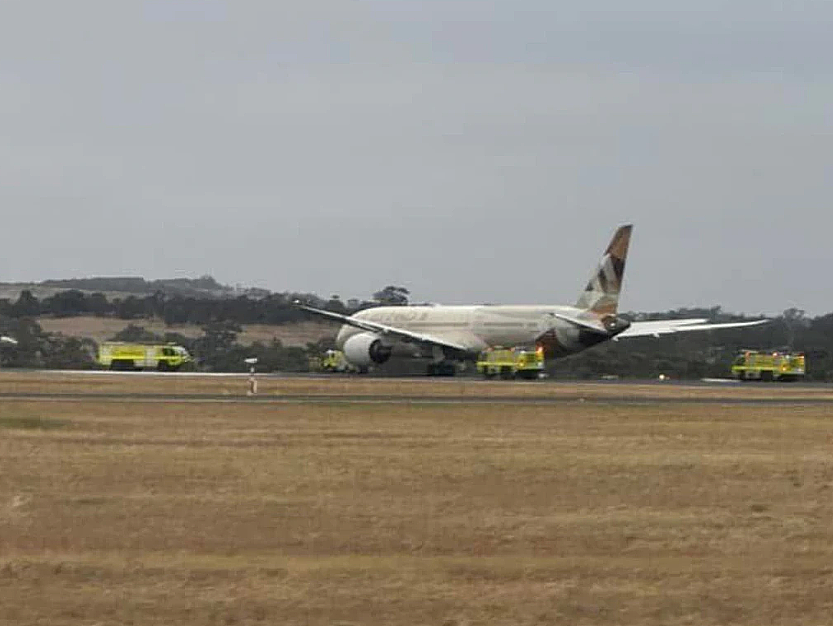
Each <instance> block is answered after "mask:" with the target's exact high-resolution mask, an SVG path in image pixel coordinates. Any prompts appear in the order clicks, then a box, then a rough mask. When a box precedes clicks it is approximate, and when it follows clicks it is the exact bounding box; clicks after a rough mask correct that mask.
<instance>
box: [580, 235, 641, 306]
mask: <svg viewBox="0 0 833 626" xmlns="http://www.w3.org/2000/svg"><path fill="white" fill-rule="evenodd" d="M632 230H633V225H632V224H626V225H624V226H620V227H619V228H618V229H617V230H616V232H615V233H614V235H613V239H611V240H610V244H609V245H608V246H607V250H605V253H604V256H602V259H601V260H600V261H599V265H598V267H597V268H596V271H595V272H593V276H591V278H590V282H588V283H587V287H585V288H584V291H583V292H582V294H581V296H579V299H578V301H577V302H576V307H577V308H579V309H585V310H588V311H592V312H593V313H598V314H600V315H615V314H616V310H617V308H618V307H619V292H620V290H621V289H622V279H623V278H624V275H625V259H626V258H627V256H628V244H630V241H631V231H632Z"/></svg>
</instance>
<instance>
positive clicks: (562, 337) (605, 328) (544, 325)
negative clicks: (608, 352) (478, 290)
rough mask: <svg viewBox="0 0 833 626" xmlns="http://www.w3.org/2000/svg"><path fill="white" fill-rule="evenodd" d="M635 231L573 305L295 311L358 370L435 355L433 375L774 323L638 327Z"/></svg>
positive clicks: (624, 236)
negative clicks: (320, 323) (626, 295)
mask: <svg viewBox="0 0 833 626" xmlns="http://www.w3.org/2000/svg"><path fill="white" fill-rule="evenodd" d="M632 230H633V225H631V224H626V225H624V226H620V227H619V228H618V229H617V230H616V232H615V233H614V235H613V238H612V239H611V241H610V244H609V245H608V247H607V249H606V250H605V252H604V255H603V256H602V258H601V260H600V261H599V264H598V266H597V267H596V270H595V272H594V273H593V275H592V276H591V278H590V281H589V282H588V283H587V286H586V287H585V289H584V291H583V292H582V293H581V295H580V296H579V297H578V300H577V301H576V303H575V304H573V305H529V304H525V305H488V304H487V305H453V306H445V305H407V306H380V307H375V308H370V309H364V310H362V311H358V312H357V313H354V314H353V315H341V314H339V313H334V312H332V311H325V310H321V309H317V308H314V307H311V306H308V305H305V304H303V303H301V302H299V301H296V302H295V305H296V306H298V307H299V308H301V309H303V310H304V311H308V312H309V313H311V314H314V315H317V316H319V317H324V318H327V319H329V320H333V321H336V322H340V323H341V324H342V326H341V329H340V330H339V332H338V335H337V336H336V346H337V347H338V348H339V349H340V350H342V351H343V352H344V356H345V358H346V359H347V360H348V361H350V363H352V364H353V365H355V366H356V367H357V368H359V370H360V371H364V372H366V371H367V370H368V368H369V367H370V366H372V365H381V364H382V363H385V362H386V361H388V359H390V358H391V357H392V356H406V357H423V358H424V357H429V358H431V359H432V360H431V363H430V364H429V365H428V372H427V373H428V374H429V375H441V376H453V375H454V373H455V371H456V367H455V362H457V361H465V360H472V359H474V358H476V357H477V355H478V354H479V353H480V352H482V351H483V350H485V349H487V348H490V347H495V346H536V347H537V348H538V349H543V351H544V356H545V358H558V357H564V356H567V355H571V354H576V353H578V352H581V351H582V350H586V349H587V348H590V347H592V346H595V345H598V344H600V343H602V342H605V341H609V340H614V341H618V340H620V339H629V338H632V337H647V336H652V337H659V336H661V335H666V334H670V333H682V332H692V331H699V330H716V329H721V328H740V327H743V326H755V325H757V324H763V323H765V322H767V321H768V320H766V319H763V320H754V321H749V322H727V323H717V324H712V323H709V322H708V320H707V319H705V318H694V319H676V320H652V321H646V322H632V321H630V320H627V319H625V318H623V317H620V316H619V315H618V313H617V309H618V305H619V292H620V291H621V288H622V279H623V277H624V272H625V259H626V258H627V255H628V246H629V244H630V239H631V232H632Z"/></svg>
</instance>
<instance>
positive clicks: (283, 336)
mask: <svg viewBox="0 0 833 626" xmlns="http://www.w3.org/2000/svg"><path fill="white" fill-rule="evenodd" d="M38 323H39V324H40V325H41V327H42V328H43V329H44V330H45V331H47V332H53V333H61V334H64V335H67V336H70V337H84V338H88V339H93V340H95V341H96V342H99V343H101V342H102V341H107V340H108V339H111V338H112V337H113V336H114V335H116V334H117V333H118V332H120V331H122V330H124V329H125V328H126V327H127V326H128V325H130V324H135V325H137V326H142V327H144V328H146V329H147V330H149V331H151V332H153V333H156V334H159V335H164V334H165V333H169V332H170V333H180V334H182V335H185V336H186V337H199V336H201V335H202V334H203V332H202V328H200V327H199V326H196V325H190V324H180V325H175V326H167V325H166V324H165V323H164V322H163V321H162V320H158V319H150V320H120V319H115V318H110V317H93V316H84V317H64V318H55V317H41V318H39V319H38ZM242 328H243V330H242V332H241V333H240V334H239V335H238V336H237V340H238V342H239V343H241V344H243V345H251V344H252V343H254V342H255V341H261V342H263V343H269V342H271V341H272V339H278V340H280V341H281V342H282V343H283V344H284V345H287V346H306V344H307V343H308V342H316V341H319V340H320V339H323V338H325V337H334V336H335V334H336V332H337V331H338V326H337V325H335V324H327V323H320V322H314V321H306V322H300V323H297V324H282V325H279V326H270V325H268V324H244V325H243V326H242Z"/></svg>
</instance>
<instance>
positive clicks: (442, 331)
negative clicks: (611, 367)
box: [336, 305, 589, 356]
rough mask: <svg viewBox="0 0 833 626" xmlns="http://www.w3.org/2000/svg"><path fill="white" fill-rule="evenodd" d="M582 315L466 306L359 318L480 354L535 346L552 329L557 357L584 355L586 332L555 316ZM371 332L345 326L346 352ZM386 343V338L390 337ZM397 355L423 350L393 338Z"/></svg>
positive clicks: (340, 340)
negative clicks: (358, 337)
mask: <svg viewBox="0 0 833 626" xmlns="http://www.w3.org/2000/svg"><path fill="white" fill-rule="evenodd" d="M553 312H554V313H558V314H562V315H570V316H578V315H581V314H583V313H586V312H584V311H582V310H581V309H576V308H574V307H571V306H559V305H506V306H504V305H476V306H471V305H465V306H462V305H461V306H439V305H437V306H392V307H391V306H389V307H377V308H373V309H366V310H364V311H359V312H358V313H356V314H355V315H353V316H352V317H353V318H356V319H360V320H367V321H371V322H376V323H378V324H385V325H388V326H393V327H396V328H401V329H405V330H408V331H412V332H416V333H425V334H430V335H431V336H433V337H442V338H444V339H446V340H448V341H449V342H453V343H455V344H461V345H464V346H466V347H467V348H468V349H469V350H470V351H471V352H472V353H477V352H479V351H480V350H484V349H486V348H489V347H495V346H506V347H509V346H533V345H535V344H536V342H538V340H539V338H540V337H541V336H542V335H543V334H544V333H547V332H548V331H549V332H551V333H553V334H557V337H558V349H557V350H555V351H554V352H552V353H553V354H556V355H559V356H560V355H564V354H572V353H574V352H579V351H581V350H583V349H584V348H586V347H589V346H588V345H583V342H582V341H581V340H580V336H579V335H580V332H579V330H578V329H576V328H575V327H574V326H572V325H570V324H569V323H565V322H563V321H562V320H559V319H556V318H555V317H553V315H551V314H552V313H553ZM365 332H367V331H365V330H362V329H360V328H356V327H354V326H349V325H343V326H342V327H341V329H340V330H339V333H338V336H337V337H336V345H337V346H338V347H339V348H340V349H341V348H343V346H344V343H345V341H347V339H349V338H350V337H352V336H354V335H357V334H360V333H365ZM382 339H383V340H385V338H384V336H382ZM390 345H391V346H392V347H393V348H394V354H400V355H405V354H410V355H416V354H419V353H421V352H422V350H421V348H420V347H419V346H417V345H415V344H404V345H403V344H401V343H400V342H397V341H396V340H391V341H390Z"/></svg>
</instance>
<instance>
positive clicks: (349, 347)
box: [343, 333, 393, 367]
mask: <svg viewBox="0 0 833 626" xmlns="http://www.w3.org/2000/svg"><path fill="white" fill-rule="evenodd" d="M343 349H344V356H345V357H347V360H348V361H350V362H351V363H352V364H353V365H358V366H359V367H367V366H368V365H372V364H374V363H375V364H376V365H380V364H382V363H384V362H385V361H387V360H388V359H389V358H390V354H391V351H392V350H393V348H392V347H391V346H387V345H385V344H384V343H382V339H381V338H380V337H379V335H375V334H373V333H359V334H358V335H353V336H352V337H350V338H348V339H347V341H345V342H344V348H343Z"/></svg>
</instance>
